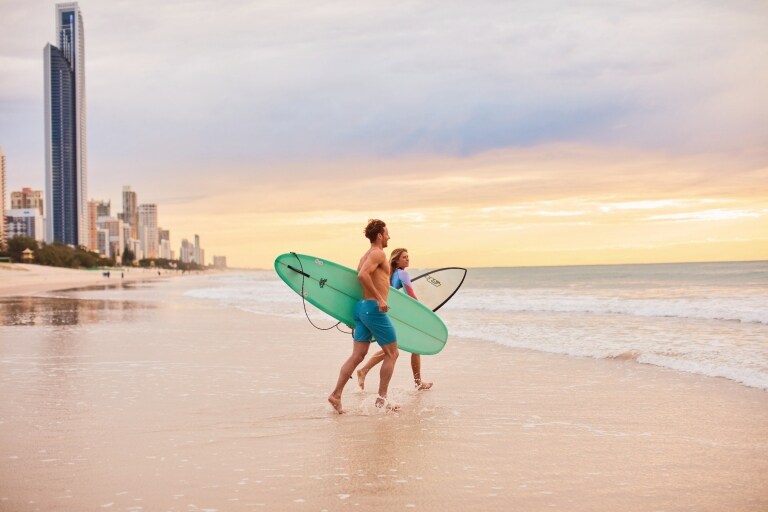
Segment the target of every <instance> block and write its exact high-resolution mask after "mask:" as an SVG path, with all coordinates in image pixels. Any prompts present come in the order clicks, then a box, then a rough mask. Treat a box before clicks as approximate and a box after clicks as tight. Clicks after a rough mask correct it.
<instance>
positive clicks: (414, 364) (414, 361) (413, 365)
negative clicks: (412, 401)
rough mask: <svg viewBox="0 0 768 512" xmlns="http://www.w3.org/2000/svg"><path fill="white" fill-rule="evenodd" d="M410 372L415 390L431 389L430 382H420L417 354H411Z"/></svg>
mask: <svg viewBox="0 0 768 512" xmlns="http://www.w3.org/2000/svg"><path fill="white" fill-rule="evenodd" d="M411 370H413V382H415V383H416V389H419V390H421V389H429V388H431V387H432V383H431V382H424V381H423V380H421V356H420V355H419V354H411Z"/></svg>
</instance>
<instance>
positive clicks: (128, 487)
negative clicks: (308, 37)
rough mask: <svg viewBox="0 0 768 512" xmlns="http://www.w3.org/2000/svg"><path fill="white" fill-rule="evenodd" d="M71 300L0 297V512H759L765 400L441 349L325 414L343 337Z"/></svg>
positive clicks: (474, 346)
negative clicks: (380, 389) (382, 387)
mask: <svg viewBox="0 0 768 512" xmlns="http://www.w3.org/2000/svg"><path fill="white" fill-rule="evenodd" d="M179 281H181V280H173V282H171V283H169V282H158V283H155V284H153V285H152V286H157V288H158V290H161V289H163V288H164V287H165V288H169V287H170V288H173V287H179V286H181V284H180V283H179ZM158 293H159V292H158ZM69 297H71V298H60V297H52V296H51V297H24V298H4V299H0V385H2V389H3V398H2V400H1V401H0V510H2V511H35V510H40V511H84V510H126V511H139V510H143V511H199V510H207V511H221V512H225V511H246V510H315V511H322V510H328V511H334V510H347V509H349V510H352V509H358V510H381V511H384V510H386V511H390V510H428V511H443V510H450V511H454V510H455V511H459V510H468V509H478V510H491V511H502V510H503V511H507V510H524V511H539V510H563V511H585V512H586V511H616V510H625V511H654V510H664V511H677V510H695V511H731V510H738V511H764V510H767V509H768V393H766V392H764V391H762V390H757V389H753V388H747V387H744V386H741V385H739V384H737V383H734V382H731V381H727V380H724V379H714V378H707V377H702V376H698V375H690V374H684V373H679V372H675V371H671V370H665V369H661V368H656V367H652V366H646V365H639V364H637V363H635V362H633V361H609V360H593V359H586V358H585V359H580V358H573V357H565V356H560V355H550V354H543V353H537V352H532V351H525V350H514V349H510V348H508V347H503V346H497V345H491V344H488V343H485V342H480V341H474V340H470V339H452V340H450V341H449V344H448V346H447V347H446V349H445V350H444V351H443V352H442V353H441V354H439V355H437V356H431V357H425V358H423V363H422V366H423V373H424V376H425V378H426V379H428V380H434V382H435V387H434V388H433V389H432V390H429V391H422V392H416V391H414V390H412V389H411V386H410V384H411V383H410V375H409V373H410V367H409V360H408V359H409V358H408V354H405V353H403V354H402V357H401V358H400V360H399V361H398V367H397V368H396V371H395V376H394V378H393V382H392V398H393V399H394V400H397V401H399V402H400V403H401V404H402V410H401V411H400V412H398V413H385V412H382V411H381V410H379V409H376V408H375V407H373V402H374V399H375V394H374V393H373V391H366V392H361V391H359V390H358V389H357V386H356V384H355V383H354V382H352V381H350V383H349V385H348V386H347V388H346V390H345V393H344V405H345V408H347V409H348V410H349V414H346V415H342V416H339V415H338V414H336V413H335V412H333V410H332V409H331V407H330V406H329V405H328V403H327V402H326V397H327V395H328V393H329V392H330V390H331V389H332V387H333V384H334V382H335V379H336V377H337V375H338V369H339V366H340V365H341V363H342V362H343V360H344V359H345V358H346V357H347V356H348V353H349V351H350V346H351V341H349V338H348V336H347V335H344V334H342V333H339V332H319V331H316V330H314V329H312V328H311V326H309V325H308V324H307V323H306V322H305V321H301V320H292V319H286V318H276V317H269V316H260V315H255V314H250V313H245V312H241V311H237V310H224V309H221V308H219V307H216V306H211V305H203V304H201V303H199V302H195V301H193V300H188V299H183V298H180V299H179V300H175V301H166V300H164V301H154V302H152V301H145V302H140V301H131V300H110V301H104V300H94V299H93V298H92V297H93V294H90V295H88V297H90V298H89V299H87V300H78V299H76V298H74V297H77V294H70V295H69ZM377 371H378V369H377V370H375V371H374V372H373V373H372V374H370V375H369V378H368V385H367V389H369V390H375V389H376V387H377V384H378V376H377V374H376V372H377Z"/></svg>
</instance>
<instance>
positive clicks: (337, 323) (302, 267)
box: [288, 251, 352, 334]
mask: <svg viewBox="0 0 768 512" xmlns="http://www.w3.org/2000/svg"><path fill="white" fill-rule="evenodd" d="M291 254H293V255H294V256H296V261H298V262H299V267H300V268H301V270H300V271H299V274H301V304H302V305H303V306H304V315H305V316H306V317H307V320H308V321H309V323H310V324H311V325H312V327H314V328H315V329H317V330H319V331H330V330H331V329H333V328H334V327H335V328H336V329H338V330H339V331H341V332H345V331H342V330H341V329H339V324H340V323H341V322H336V323H335V324H334V325H332V326H330V327H318V326H317V325H315V323H314V322H313V321H312V319H311V318H309V312H307V300H306V299H305V298H304V278H305V277H309V274H307V273H306V272H304V265H302V264H301V258H299V255H298V254H296V253H295V252H293V251H291ZM288 268H290V269H291V270H293V271H294V272H296V269H295V268H293V267H291V266H289V267H288ZM345 334H352V333H351V332H347V333H345Z"/></svg>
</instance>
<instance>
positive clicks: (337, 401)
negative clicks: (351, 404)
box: [328, 395, 346, 414]
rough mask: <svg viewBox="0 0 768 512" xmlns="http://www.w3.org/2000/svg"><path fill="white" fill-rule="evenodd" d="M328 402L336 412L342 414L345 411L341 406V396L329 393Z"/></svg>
mask: <svg viewBox="0 0 768 512" xmlns="http://www.w3.org/2000/svg"><path fill="white" fill-rule="evenodd" d="M328 403H329V404H331V405H332V406H333V408H334V409H336V412H337V413H339V414H344V413H345V412H346V411H345V410H344V409H342V408H341V398H336V397H335V396H333V395H331V396H329V397H328Z"/></svg>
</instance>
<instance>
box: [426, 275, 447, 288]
mask: <svg viewBox="0 0 768 512" xmlns="http://www.w3.org/2000/svg"><path fill="white" fill-rule="evenodd" d="M424 279H426V280H427V282H428V283H429V284H431V285H432V286H434V287H435V288H437V287H438V286H442V285H443V283H441V282H440V281H439V280H438V279H435V278H434V277H432V276H427V277H425V278H424Z"/></svg>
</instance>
